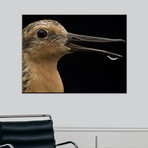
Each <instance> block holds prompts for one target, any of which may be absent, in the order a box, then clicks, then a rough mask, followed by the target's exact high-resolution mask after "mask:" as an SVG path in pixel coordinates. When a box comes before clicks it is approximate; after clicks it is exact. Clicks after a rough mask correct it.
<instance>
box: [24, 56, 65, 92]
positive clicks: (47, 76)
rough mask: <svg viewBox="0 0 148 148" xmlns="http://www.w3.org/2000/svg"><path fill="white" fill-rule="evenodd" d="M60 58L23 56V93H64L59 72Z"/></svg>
mask: <svg viewBox="0 0 148 148" xmlns="http://www.w3.org/2000/svg"><path fill="white" fill-rule="evenodd" d="M58 60H59V59H58V58H52V59H49V58H48V59H47V58H42V57H41V58H39V57H34V56H30V55H27V54H24V55H23V65H24V66H23V92H51V93H54V92H64V87H63V83H62V80H61V77H60V75H59V73H58V71H57V63H58Z"/></svg>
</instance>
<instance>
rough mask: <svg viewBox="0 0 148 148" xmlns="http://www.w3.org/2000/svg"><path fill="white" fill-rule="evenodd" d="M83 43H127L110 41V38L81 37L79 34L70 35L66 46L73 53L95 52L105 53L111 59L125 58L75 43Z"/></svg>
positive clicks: (120, 40) (118, 40)
mask: <svg viewBox="0 0 148 148" xmlns="http://www.w3.org/2000/svg"><path fill="white" fill-rule="evenodd" d="M81 42H89V43H91V42H96V43H109V42H125V40H123V39H110V38H102V37H93V36H86V35H79V34H73V33H68V41H67V43H66V46H67V47H69V48H70V49H71V51H72V52H95V53H105V54H107V55H108V56H109V57H110V58H111V57H116V58H118V57H123V56H122V55H120V54H117V53H114V52H110V51H106V50H101V49H94V48H89V47H83V46H80V45H76V44H75V43H81Z"/></svg>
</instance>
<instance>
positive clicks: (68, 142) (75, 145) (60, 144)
mask: <svg viewBox="0 0 148 148" xmlns="http://www.w3.org/2000/svg"><path fill="white" fill-rule="evenodd" d="M65 144H73V145H74V147H75V148H78V145H77V144H76V143H75V142H72V141H67V142H63V143H59V144H56V147H57V146H62V145H65Z"/></svg>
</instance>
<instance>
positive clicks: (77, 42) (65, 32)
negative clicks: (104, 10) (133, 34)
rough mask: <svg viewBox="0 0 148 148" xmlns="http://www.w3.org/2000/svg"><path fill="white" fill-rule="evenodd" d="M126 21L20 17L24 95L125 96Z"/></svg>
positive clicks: (111, 17)
mask: <svg viewBox="0 0 148 148" xmlns="http://www.w3.org/2000/svg"><path fill="white" fill-rule="evenodd" d="M126 63H127V62H126V15H22V93H126V89H127V88H126V84H127V82H126V71H127V70H126V66H127V65H126Z"/></svg>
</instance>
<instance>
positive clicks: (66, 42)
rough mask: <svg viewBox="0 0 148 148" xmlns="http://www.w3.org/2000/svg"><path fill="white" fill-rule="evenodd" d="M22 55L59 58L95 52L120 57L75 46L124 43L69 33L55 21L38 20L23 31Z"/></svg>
mask: <svg viewBox="0 0 148 148" xmlns="http://www.w3.org/2000/svg"><path fill="white" fill-rule="evenodd" d="M22 39H23V53H29V54H30V55H31V56H33V57H37V58H38V57H43V58H48V59H50V58H55V57H56V58H58V59H59V58H60V57H62V56H63V55H65V54H67V53H71V52H96V53H100V52H102V53H105V54H107V55H109V56H114V57H122V55H120V54H117V53H113V52H109V51H106V50H101V49H94V48H88V47H83V46H80V45H77V44H76V43H80V42H104V43H107V42H125V41H124V40H122V39H109V38H102V37H93V36H86V35H78V34H73V33H69V32H67V31H66V29H65V28H64V27H63V26H62V25H61V24H60V23H58V22H57V21H54V20H40V21H36V22H34V23H31V24H29V25H28V26H27V27H25V28H24V29H23V37H22Z"/></svg>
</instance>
